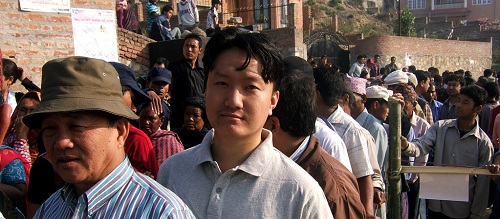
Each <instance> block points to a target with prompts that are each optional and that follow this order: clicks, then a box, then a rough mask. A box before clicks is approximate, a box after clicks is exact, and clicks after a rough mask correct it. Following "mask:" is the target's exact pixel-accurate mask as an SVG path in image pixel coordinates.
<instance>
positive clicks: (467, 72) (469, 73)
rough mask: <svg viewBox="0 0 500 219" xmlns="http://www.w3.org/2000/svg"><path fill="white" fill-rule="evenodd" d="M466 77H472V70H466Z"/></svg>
mask: <svg viewBox="0 0 500 219" xmlns="http://www.w3.org/2000/svg"><path fill="white" fill-rule="evenodd" d="M464 77H469V78H472V72H470V71H465V74H464Z"/></svg>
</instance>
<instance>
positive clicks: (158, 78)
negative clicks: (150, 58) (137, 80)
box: [148, 67, 172, 99]
mask: <svg viewBox="0 0 500 219" xmlns="http://www.w3.org/2000/svg"><path fill="white" fill-rule="evenodd" d="M171 83H172V72H170V71H169V70H168V69H166V68H160V67H154V68H152V69H151V70H150V71H149V75H148V88H151V89H153V91H154V92H155V93H156V94H157V95H158V96H160V97H161V98H162V99H166V97H167V95H168V90H169V88H170V84H171Z"/></svg>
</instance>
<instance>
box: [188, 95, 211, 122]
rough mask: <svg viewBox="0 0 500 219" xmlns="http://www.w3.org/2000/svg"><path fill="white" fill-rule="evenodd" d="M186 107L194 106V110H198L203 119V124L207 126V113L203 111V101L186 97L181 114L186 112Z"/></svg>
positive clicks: (198, 98)
mask: <svg viewBox="0 0 500 219" xmlns="http://www.w3.org/2000/svg"><path fill="white" fill-rule="evenodd" d="M188 106H194V107H196V108H200V109H201V118H202V119H203V122H205V124H208V117H207V112H206V110H205V99H203V98H202V97H188V98H187V99H186V100H184V104H183V108H182V112H183V113H184V112H185V111H186V108H187V107H188Z"/></svg>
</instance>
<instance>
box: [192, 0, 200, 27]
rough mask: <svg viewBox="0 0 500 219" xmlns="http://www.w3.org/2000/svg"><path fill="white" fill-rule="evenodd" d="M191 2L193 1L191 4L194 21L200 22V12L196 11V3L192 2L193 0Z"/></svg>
mask: <svg viewBox="0 0 500 219" xmlns="http://www.w3.org/2000/svg"><path fill="white" fill-rule="evenodd" d="M191 3H193V4H192V6H193V13H194V20H195V23H199V22H200V14H199V13H198V7H196V3H195V2H194V0H191Z"/></svg>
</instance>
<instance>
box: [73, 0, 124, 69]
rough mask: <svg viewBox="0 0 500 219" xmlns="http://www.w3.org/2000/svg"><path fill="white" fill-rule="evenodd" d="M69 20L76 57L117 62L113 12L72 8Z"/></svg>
mask: <svg viewBox="0 0 500 219" xmlns="http://www.w3.org/2000/svg"><path fill="white" fill-rule="evenodd" d="M71 20H72V22H73V39H74V44H75V55H76V56H86V57H91V58H97V59H103V60H106V61H108V62H109V61H114V62H117V61H118V42H117V36H116V23H115V12H114V11H112V10H97V9H82V8H72V9H71Z"/></svg>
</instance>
